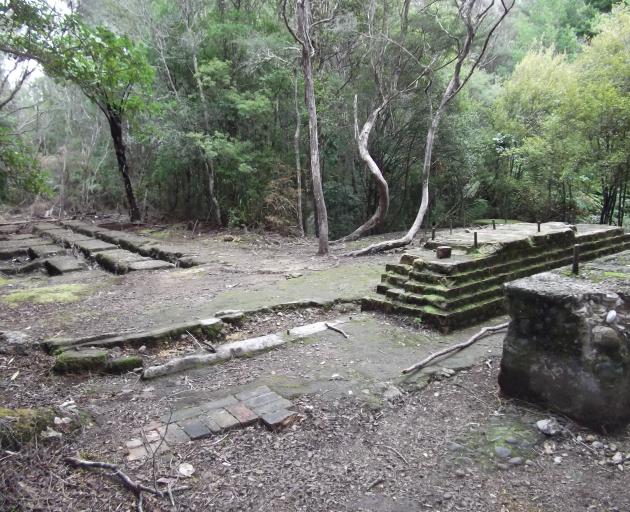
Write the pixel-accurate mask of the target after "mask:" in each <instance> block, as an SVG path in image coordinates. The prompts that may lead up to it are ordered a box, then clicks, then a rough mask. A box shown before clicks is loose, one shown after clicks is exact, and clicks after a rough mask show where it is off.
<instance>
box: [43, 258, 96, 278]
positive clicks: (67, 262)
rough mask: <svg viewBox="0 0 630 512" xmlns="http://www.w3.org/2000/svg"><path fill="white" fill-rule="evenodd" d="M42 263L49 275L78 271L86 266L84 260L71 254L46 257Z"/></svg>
mask: <svg viewBox="0 0 630 512" xmlns="http://www.w3.org/2000/svg"><path fill="white" fill-rule="evenodd" d="M44 265H45V267H46V270H47V271H48V273H49V274H50V275H51V276H60V275H62V274H68V273H70V272H79V271H81V270H85V269H86V268H87V265H86V264H85V262H84V261H81V260H79V259H77V258H74V257H72V256H55V257H54V258H47V259H46V260H45V262H44Z"/></svg>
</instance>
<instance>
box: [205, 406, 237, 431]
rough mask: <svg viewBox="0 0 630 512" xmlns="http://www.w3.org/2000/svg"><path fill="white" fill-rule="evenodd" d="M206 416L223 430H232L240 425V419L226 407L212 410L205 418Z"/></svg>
mask: <svg viewBox="0 0 630 512" xmlns="http://www.w3.org/2000/svg"><path fill="white" fill-rule="evenodd" d="M206 418H208V419H209V420H210V422H211V423H214V424H216V425H218V426H219V428H220V429H221V430H230V429H232V428H235V427H238V426H239V425H240V423H239V421H238V420H237V419H236V418H235V417H234V416H232V415H231V414H230V413H229V412H227V411H226V410H225V409H217V410H214V411H210V412H209V413H208V416H206V417H205V418H204V419H206Z"/></svg>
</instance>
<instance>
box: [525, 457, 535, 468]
mask: <svg viewBox="0 0 630 512" xmlns="http://www.w3.org/2000/svg"><path fill="white" fill-rule="evenodd" d="M533 464H534V461H533V460H531V459H527V460H526V461H525V465H526V466H532V465H533Z"/></svg>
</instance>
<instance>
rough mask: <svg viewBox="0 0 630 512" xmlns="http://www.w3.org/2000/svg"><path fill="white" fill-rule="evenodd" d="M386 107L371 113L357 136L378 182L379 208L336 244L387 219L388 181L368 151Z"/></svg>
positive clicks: (353, 237) (366, 161)
mask: <svg viewBox="0 0 630 512" xmlns="http://www.w3.org/2000/svg"><path fill="white" fill-rule="evenodd" d="M355 104H356V95H355ZM385 105H386V102H383V103H381V104H380V105H379V106H378V107H377V108H375V109H374V110H373V111H372V112H371V113H370V115H369V116H368V118H367V121H366V122H365V124H364V125H363V128H362V129H361V131H360V132H359V134H358V136H357V146H358V148H359V155H360V156H361V159H362V160H363V161H364V162H365V163H366V165H367V167H368V169H369V170H370V172H371V173H372V176H374V179H375V180H376V187H377V190H378V206H377V208H376V211H375V212H374V213H373V214H372V216H371V217H370V218H369V219H368V220H367V221H366V222H365V223H364V224H363V225H361V226H359V227H358V228H357V229H355V230H354V231H353V232H352V233H350V234H349V235H347V236H344V237H343V238H340V239H339V240H335V242H333V243H340V242H349V241H351V240H356V239H357V238H360V237H361V236H363V235H364V234H365V233H367V232H368V231H370V230H371V229H374V228H375V227H376V226H378V225H379V224H381V223H382V222H383V220H384V219H385V216H386V215H387V210H388V209H389V187H388V185H387V181H386V180H385V178H384V177H383V174H382V173H381V170H380V169H379V167H378V165H377V164H376V162H375V161H374V159H373V158H372V155H370V152H369V150H368V141H369V138H370V133H371V132H372V128H373V127H374V123H375V122H376V119H377V117H378V115H379V113H380V112H381V110H383V108H385ZM357 132H358V123H357V122H356V119H355V134H356V133H357Z"/></svg>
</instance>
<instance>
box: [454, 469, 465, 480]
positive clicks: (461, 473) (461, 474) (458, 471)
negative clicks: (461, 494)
mask: <svg viewBox="0 0 630 512" xmlns="http://www.w3.org/2000/svg"><path fill="white" fill-rule="evenodd" d="M455 476H458V477H460V478H464V477H465V476H466V472H465V471H464V470H463V469H456V470H455Z"/></svg>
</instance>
